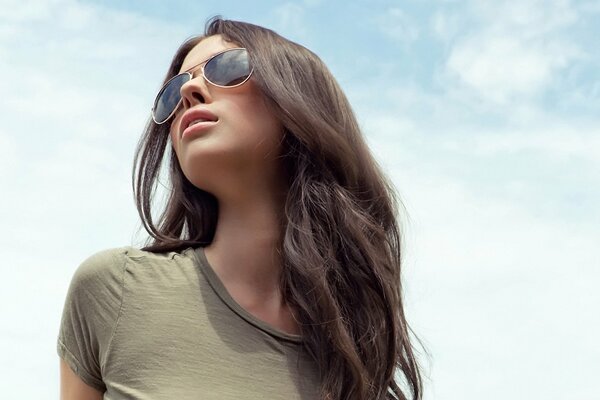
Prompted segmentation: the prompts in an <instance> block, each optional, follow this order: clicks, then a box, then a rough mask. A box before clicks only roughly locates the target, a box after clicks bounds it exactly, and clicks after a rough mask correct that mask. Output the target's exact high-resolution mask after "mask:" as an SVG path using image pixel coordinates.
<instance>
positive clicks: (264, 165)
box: [170, 35, 283, 197]
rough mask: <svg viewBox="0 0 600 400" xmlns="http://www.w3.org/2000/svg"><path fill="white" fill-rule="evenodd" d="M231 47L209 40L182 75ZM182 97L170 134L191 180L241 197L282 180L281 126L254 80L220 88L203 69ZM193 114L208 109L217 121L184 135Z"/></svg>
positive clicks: (194, 51) (216, 38) (192, 52)
mask: <svg viewBox="0 0 600 400" xmlns="http://www.w3.org/2000/svg"><path fill="white" fill-rule="evenodd" d="M233 47H239V46H237V45H235V44H233V43H228V42H226V41H224V40H223V38H222V37H221V36H220V35H215V36H210V37H207V38H205V39H203V40H202V41H201V42H200V43H198V44H197V45H196V46H195V47H194V48H192V50H190V52H189V53H188V54H187V56H186V57H185V59H184V61H183V64H182V66H181V68H180V72H182V71H186V70H188V69H190V68H191V67H193V66H195V65H197V64H199V63H201V62H203V61H205V60H206V59H208V58H209V57H211V56H212V55H214V54H216V53H218V52H220V51H222V50H225V49H228V48H233ZM181 93H182V96H183V101H182V104H181V105H180V107H179V109H178V111H177V113H176V114H175V115H174V117H173V120H172V122H171V126H170V136H171V141H172V145H173V149H174V150H175V153H176V155H177V158H178V160H179V164H180V166H181V169H182V170H183V173H184V174H185V176H186V177H187V178H188V179H189V180H190V182H192V183H193V184H194V185H195V186H196V187H198V188H201V189H203V190H206V191H208V192H210V193H213V194H214V195H215V196H217V197H220V195H223V196H231V195H236V196H239V195H240V194H241V193H243V192H247V191H248V188H250V187H251V188H253V189H256V188H259V189H262V188H263V186H264V189H270V187H269V186H272V185H278V184H279V183H280V182H281V180H280V176H279V175H278V172H279V168H278V164H277V157H278V156H279V155H280V151H279V148H280V147H279V145H280V143H281V141H282V138H283V127H282V125H281V123H280V122H279V121H278V119H277V118H276V117H275V115H273V114H272V113H271V111H270V110H269V108H268V106H267V105H266V103H265V101H264V96H263V95H262V93H261V92H260V91H259V89H258V87H257V86H256V85H255V83H254V82H253V79H252V77H251V78H250V79H249V80H248V81H246V82H245V83H244V84H242V85H241V86H238V87H234V88H221V87H217V86H214V85H212V84H210V83H208V82H206V81H205V80H204V78H203V76H202V73H201V69H200V68H199V69H197V70H195V72H194V78H193V79H191V80H190V81H188V82H187V83H185V84H184V85H183V87H182V88H181ZM191 110H205V111H208V112H210V113H212V114H214V115H215V116H216V118H217V122H216V123H215V124H212V125H211V126H210V127H208V128H206V129H202V130H201V131H198V132H196V133H193V134H191V135H188V134H187V132H186V135H185V136H184V137H182V131H183V129H182V128H183V127H182V117H183V115H184V114H185V113H186V112H188V111H191ZM257 185H258V186H257Z"/></svg>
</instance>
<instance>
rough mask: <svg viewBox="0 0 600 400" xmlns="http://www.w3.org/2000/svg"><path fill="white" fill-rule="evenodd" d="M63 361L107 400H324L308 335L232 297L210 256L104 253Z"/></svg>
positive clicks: (82, 277)
mask: <svg viewBox="0 0 600 400" xmlns="http://www.w3.org/2000/svg"><path fill="white" fill-rule="evenodd" d="M57 351H58V355H59V356H60V357H61V358H62V359H64V360H65V361H66V362H67V363H68V364H69V366H70V367H71V369H72V370H73V371H74V372H75V373H76V374H77V375H78V376H79V377H80V378H81V379H82V380H83V381H84V382H86V383H87V384H88V385H90V386H93V387H95V388H97V389H98V390H100V391H102V392H104V399H109V400H118V399H139V400H160V399H169V400H171V399H219V400H227V399H232V400H233V399H236V400H238V399H261V400H262V399H285V400H291V399H303V400H306V399H311V400H312V399H317V396H318V374H317V370H316V368H317V367H316V364H315V363H314V362H313V361H312V360H311V359H310V357H309V356H308V354H307V353H306V351H305V350H304V348H303V346H302V338H301V336H298V335H292V334H288V333H286V332H283V331H280V330H278V329H276V328H275V327H273V326H271V325H269V324H267V323H266V322H264V321H261V320H260V319H258V318H256V317H255V316H253V315H252V314H250V313H249V312H248V311H246V310H245V309H244V308H243V307H242V306H241V305H240V304H238V303H237V302H236V301H235V300H234V299H233V297H231V295H230V294H229V293H228V292H227V290H226V288H225V286H224V285H223V283H222V282H221V281H220V279H219V277H218V275H217V274H216V273H215V271H214V270H213V269H212V267H211V266H210V265H209V263H208V261H207V259H206V257H205V255H204V250H203V248H202V247H199V248H196V249H193V248H191V247H190V248H188V249H186V250H183V251H182V252H179V253H177V252H169V253H151V252H147V251H142V250H139V249H135V248H133V247H129V246H126V247H121V248H114V249H107V250H103V251H99V252H97V253H95V254H93V255H92V256H90V257H88V258H87V259H86V260H85V261H83V262H82V263H81V265H79V267H78V268H77V269H76V271H75V273H74V275H73V278H72V281H71V283H70V286H69V290H68V292H67V295H66V301H65V305H64V309H63V313H62V319H61V324H60V330H59V334H58V341H57Z"/></svg>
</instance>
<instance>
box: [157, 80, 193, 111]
mask: <svg viewBox="0 0 600 400" xmlns="http://www.w3.org/2000/svg"><path fill="white" fill-rule="evenodd" d="M188 80H190V76H189V75H188V74H181V75H176V76H175V77H174V78H172V79H171V80H170V81H169V82H167V84H166V85H165V86H164V87H163V88H162V90H161V91H160V92H159V94H158V96H157V97H156V101H155V104H154V119H155V120H156V122H159V123H162V122H165V121H166V120H167V118H169V115H171V113H172V112H173V110H174V109H175V107H177V104H178V103H179V100H181V92H180V90H181V86H183V84H184V83H186V82H187V81H188Z"/></svg>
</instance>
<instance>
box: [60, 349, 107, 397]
mask: <svg viewBox="0 0 600 400" xmlns="http://www.w3.org/2000/svg"><path fill="white" fill-rule="evenodd" d="M103 397H104V396H103V395H102V392H100V391H98V389H96V388H93V387H91V386H89V385H88V384H86V383H85V382H83V381H82V380H81V378H79V377H78V376H77V375H75V373H74V372H73V371H72V370H71V368H70V367H69V365H68V364H67V363H66V362H65V361H64V360H63V359H62V358H61V359H60V400H102V399H103Z"/></svg>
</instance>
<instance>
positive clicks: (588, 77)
mask: <svg viewBox="0 0 600 400" xmlns="http://www.w3.org/2000/svg"><path fill="white" fill-rule="evenodd" d="M216 4H219V6H218V7H217V6H216ZM215 14H221V15H223V16H224V17H226V18H231V19H239V20H243V21H247V22H252V23H256V24H259V25H263V26H266V27H268V28H271V29H274V30H275V31H277V32H278V33H280V34H282V35H283V36H285V37H286V38H288V39H291V40H294V41H296V42H298V43H300V44H302V45H304V46H306V47H308V48H309V49H311V50H313V51H314V52H315V53H317V54H318V55H319V56H320V57H321V58H322V59H323V60H324V61H325V63H326V64H327V65H328V66H329V68H330V69H331V71H332V72H333V74H334V76H335V77H336V78H337V79H338V81H339V83H340V85H341V86H342V88H343V89H344V91H345V93H346V94H347V96H348V98H349V100H350V102H351V104H352V105H353V107H354V110H355V112H356V115H357V117H358V120H359V122H360V124H361V127H362V128H363V132H364V134H365V136H366V139H367V141H368V143H369V145H370V147H371V148H372V150H373V152H374V154H375V156H376V157H377V159H378V161H379V162H380V163H381V165H382V166H383V168H384V169H385V172H386V173H387V174H388V175H389V176H390V177H391V178H392V180H393V182H394V184H395V185H396V187H397V189H398V191H399V193H400V195H401V198H402V201H403V202H404V204H405V206H406V209H407V215H406V216H404V217H403V221H402V224H403V226H404V228H405V234H406V241H405V264H404V278H405V281H404V285H405V288H406V292H405V303H406V313H407V318H408V320H409V322H410V323H411V326H412V328H413V329H414V330H415V332H416V333H417V334H418V336H419V337H420V338H421V340H422V341H423V342H424V344H425V345H426V347H427V350H428V351H429V353H430V354H431V356H430V357H428V356H425V355H422V356H421V357H420V359H421V363H422V364H423V368H424V375H425V387H426V391H425V399H436V400H459V399H460V400H481V399H486V400H500V399H502V400H504V399H507V398H511V399H545V400H565V399H568V400H570V399H577V400H580V399H581V400H583V399H586V400H588V399H600V385H599V384H598V374H599V373H600V344H599V341H598V337H600V312H598V308H599V306H600V290H599V289H598V288H599V286H600V285H599V284H600V258H599V256H598V247H599V246H598V244H599V243H600V210H599V207H598V204H600V185H599V183H600V73H599V70H600V46H598V38H599V37H600V25H599V24H598V20H599V18H600V1H598V0H595V1H567V0H544V1H541V0H539V1H537V0H519V1H498V0H496V1H488V0H478V1H426V0H423V1H416V0H413V1H380V0H375V1H373V0H371V1H368V2H367V1H353V2H346V1H339V0H338V1H319V0H306V1H303V2H302V1H300V2H280V1H262V2H246V1H221V2H216V1H177V0H176V1H169V2H166V1H157V0H152V1H126V0H118V1H117V0H115V1H102V2H100V1H72V0H50V1H47V0H44V1H42V0H25V1H22V0H0V93H1V94H2V96H1V102H0V105H1V106H0V119H1V120H2V123H1V124H0V190H1V195H0V221H2V222H1V224H2V229H1V230H0V254H2V260H3V261H2V263H0V267H1V268H2V276H4V277H5V279H3V280H2V281H1V282H0V315H1V316H2V325H1V330H0V354H1V355H2V359H3V362H2V364H1V365H0V388H1V391H2V393H3V394H2V396H3V398H11V399H12V398H20V399H41V398H58V390H59V389H58V388H59V369H58V366H59V359H58V355H57V353H56V338H57V335H58V327H59V323H60V317H61V312H62V307H63V304H64V300H65V295H66V291H67V288H68V285H69V282H70V279H71V277H72V274H73V272H74V271H75V269H76V268H77V266H78V265H79V264H80V263H81V262H82V261H83V260H84V259H85V258H87V257H88V256H89V255H91V254H93V253H95V252H97V251H99V250H102V249H106V248H111V247H119V246H123V245H133V246H141V245H142V244H143V242H144V240H145V238H146V235H145V231H143V229H142V228H140V224H139V220H138V214H137V211H136V209H135V206H134V201H133V194H132V189H131V169H132V162H133V154H134V153H133V152H134V146H135V144H136V143H137V140H138V138H139V136H140V135H141V133H142V129H143V127H144V124H145V123H146V121H147V119H148V117H149V115H150V108H151V106H152V101H153V100H154V96H155V94H156V92H157V91H158V89H159V88H160V84H161V81H162V79H163V77H164V75H165V73H166V70H167V67H168V64H169V62H170V60H171V57H172V55H173V53H174V52H175V50H176V49H177V47H178V46H179V44H180V43H181V42H183V41H184V40H185V39H187V38H188V37H190V36H192V35H194V34H197V33H200V32H201V31H202V30H203V27H204V23H205V21H206V20H207V19H208V18H209V17H211V16H213V15H215Z"/></svg>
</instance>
